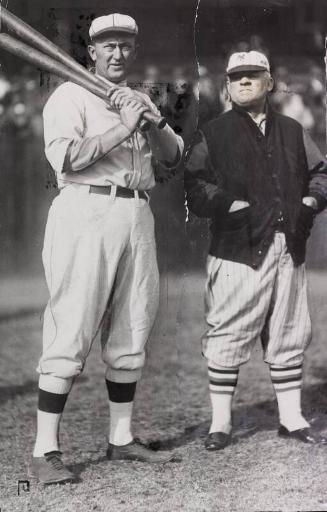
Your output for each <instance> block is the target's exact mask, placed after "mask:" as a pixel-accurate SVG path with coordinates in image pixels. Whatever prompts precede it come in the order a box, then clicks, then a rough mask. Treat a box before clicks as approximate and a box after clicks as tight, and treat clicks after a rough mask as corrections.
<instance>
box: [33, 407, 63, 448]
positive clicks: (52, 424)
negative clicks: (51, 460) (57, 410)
mask: <svg viewBox="0 0 327 512" xmlns="http://www.w3.org/2000/svg"><path fill="white" fill-rule="evenodd" d="M61 416H62V414H53V413H50V412H44V411H40V410H38V411H37V435H36V441H35V446H34V451H33V457H43V456H44V454H45V453H47V452H52V451H57V450H59V423H60V420H61Z"/></svg>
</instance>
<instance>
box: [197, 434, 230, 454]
mask: <svg viewBox="0 0 327 512" xmlns="http://www.w3.org/2000/svg"><path fill="white" fill-rule="evenodd" d="M231 442H232V436H231V434H225V432H211V434H208V435H207V438H206V440H205V442H204V447H205V449H206V450H209V451H212V452H213V451H216V450H223V449H224V448H226V446H228V445H229V444H230V443H231Z"/></svg>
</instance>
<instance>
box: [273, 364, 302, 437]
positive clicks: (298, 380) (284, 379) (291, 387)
mask: <svg viewBox="0 0 327 512" xmlns="http://www.w3.org/2000/svg"><path fill="white" fill-rule="evenodd" d="M270 375H271V380H272V383H273V386H274V389H275V393H276V398H277V403H278V410H279V421H280V424H281V425H283V426H284V427H286V428H287V429H288V430H289V431H292V430H297V429H299V428H305V427H309V423H308V422H307V421H306V420H305V418H304V417H303V415H302V410H301V387H302V365H301V364H299V365H296V366H288V367H285V366H284V367H282V366H275V365H274V366H270Z"/></svg>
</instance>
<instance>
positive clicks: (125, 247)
mask: <svg viewBox="0 0 327 512" xmlns="http://www.w3.org/2000/svg"><path fill="white" fill-rule="evenodd" d="M89 188H90V187H89V186H81V185H73V184H72V185H69V186H67V187H65V188H64V189H63V190H62V191H61V192H60V194H59V196H58V197H56V198H55V200H54V202H53V204H52V206H51V208H50V212H49V217H48V222H47V227H46V234H45V240H44V249H43V264H44V268H45V275H46V280H47V284H48V288H49V293H50V299H49V302H48V305H47V307H46V310H45V315H44V328H43V354H42V356H41V359H40V362H39V366H38V372H39V373H47V374H51V375H54V376H56V377H62V378H69V377H73V376H75V375H78V374H79V373H80V372H81V371H82V370H83V367H84V365H85V361H86V358H87V355H88V353H89V351H90V349H91V345H92V342H93V340H94V338H95V337H96V335H97V333H98V332H99V330H100V329H102V337H101V341H102V349H103V360H104V362H105V363H106V364H107V365H108V370H107V372H106V378H108V379H109V380H112V381H115V382H135V381H136V380H138V379H139V377H140V375H141V369H142V367H143V364H144V359H145V353H144V347H145V343H146V341H147V339H148V337H149V334H150V331H151V328H152V325H153V322H154V319H155V315H156V312H157V308H158V296H159V276H158V268H157V260H156V248H155V238H154V220H153V215H152V212H151V210H150V207H149V205H148V202H147V201H146V200H144V199H139V198H138V197H135V198H128V199H127V198H120V197H115V194H114V191H115V189H114V187H113V194H112V195H111V196H108V195H100V194H91V193H89ZM102 326H104V327H103V328H102Z"/></svg>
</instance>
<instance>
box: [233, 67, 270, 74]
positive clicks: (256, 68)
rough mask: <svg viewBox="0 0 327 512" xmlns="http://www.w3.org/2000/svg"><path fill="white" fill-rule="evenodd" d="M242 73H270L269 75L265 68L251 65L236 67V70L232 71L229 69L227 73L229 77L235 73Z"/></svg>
mask: <svg viewBox="0 0 327 512" xmlns="http://www.w3.org/2000/svg"><path fill="white" fill-rule="evenodd" d="M240 71H268V73H269V70H268V69H267V68H265V67H263V66H255V65H253V66H251V65H248V66H236V67H235V68H232V69H228V70H227V71H226V73H227V75H232V74H233V73H239V72H240Z"/></svg>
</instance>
